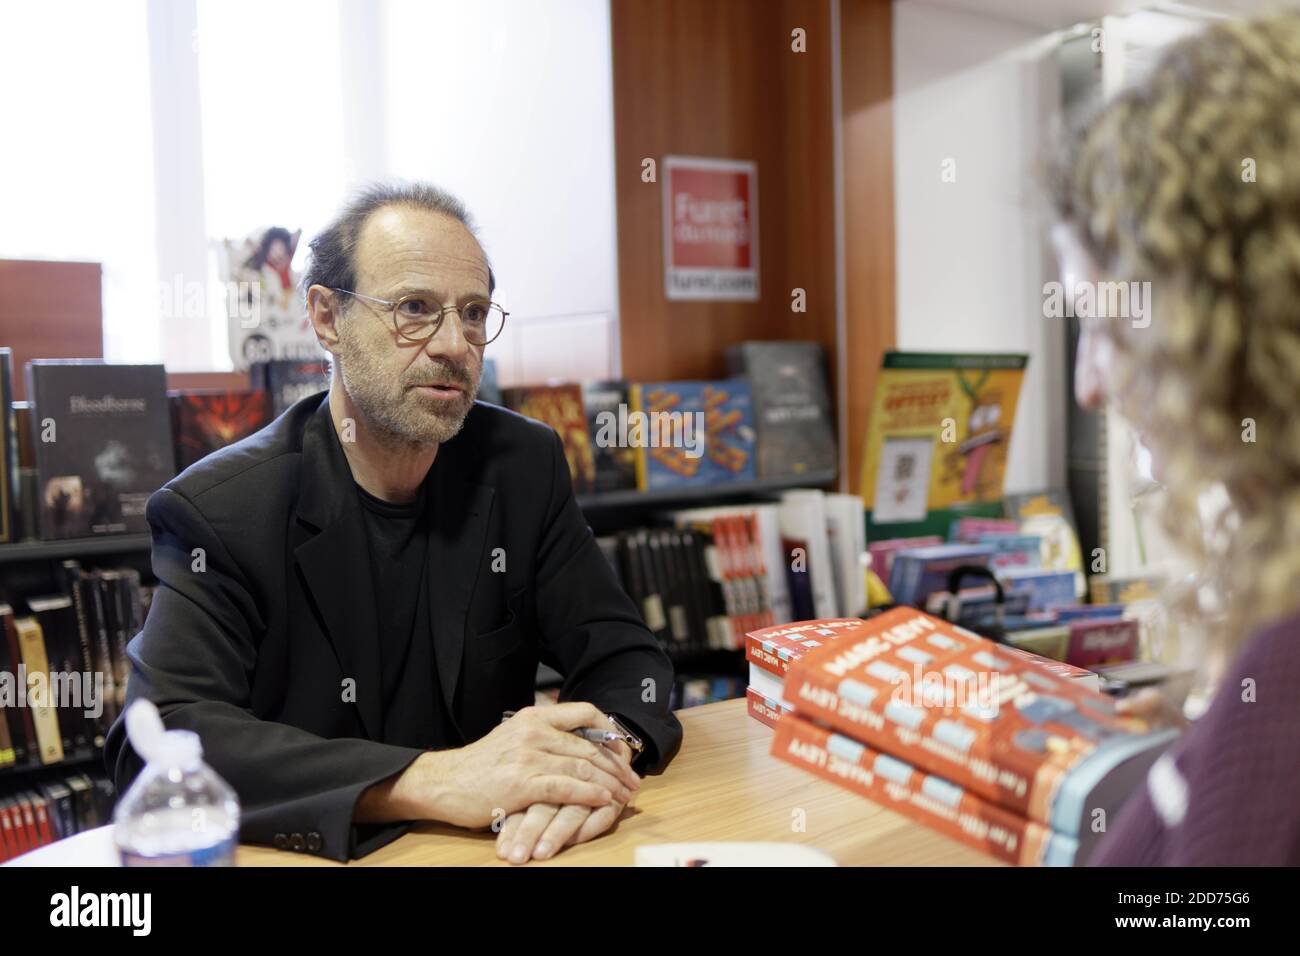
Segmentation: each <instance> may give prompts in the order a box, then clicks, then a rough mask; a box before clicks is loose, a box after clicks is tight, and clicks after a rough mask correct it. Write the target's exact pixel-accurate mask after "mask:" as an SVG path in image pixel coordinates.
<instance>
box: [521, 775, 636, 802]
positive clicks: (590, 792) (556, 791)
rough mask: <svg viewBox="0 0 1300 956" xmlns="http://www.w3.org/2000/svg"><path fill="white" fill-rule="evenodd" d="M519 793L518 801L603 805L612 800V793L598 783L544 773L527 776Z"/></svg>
mask: <svg viewBox="0 0 1300 956" xmlns="http://www.w3.org/2000/svg"><path fill="white" fill-rule="evenodd" d="M519 794H520V803H558V804H565V803H581V804H582V805H583V806H584V807H603V806H607V805H608V804H610V803H612V802H613V800H614V795H613V794H612V793H610V792H609V791H608V790H606V789H605V788H604V787H602V786H600V784H597V783H584V782H583V781H581V780H575V779H574V778H573V777H569V776H560V775H546V774H541V775H538V776H534V777H529V778H527V779H526V780H525V781H524V782H523V784H522V785H521V786H520V788H519Z"/></svg>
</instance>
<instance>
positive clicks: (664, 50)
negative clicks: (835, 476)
mask: <svg viewBox="0 0 1300 956" xmlns="http://www.w3.org/2000/svg"><path fill="white" fill-rule="evenodd" d="M831 18H832V5H831V3H830V0H708V2H699V0H612V3H611V29H612V39H613V66H614V139H615V164H616V166H615V176H614V181H615V189H616V193H617V209H618V245H619V248H618V266H619V331H620V342H621V357H622V369H623V375H624V377H626V378H629V379H632V380H638V379H639V380H647V379H665V378H709V377H717V376H720V375H722V374H723V373H724V371H725V360H724V352H725V350H726V348H727V347H728V346H730V345H733V344H735V343H737V342H742V341H745V340H746V339H812V340H814V341H818V342H820V343H822V345H823V347H824V348H825V349H826V352H827V356H828V359H829V364H830V370H831V375H832V379H833V381H832V388H833V389H837V390H838V388H839V373H838V365H839V362H838V356H839V350H840V349H841V348H844V349H846V351H845V355H846V357H847V358H848V359H849V362H848V365H847V367H846V375H845V378H846V379H847V381H846V383H845V384H846V386H847V388H846V397H845V398H844V399H843V400H842V401H841V402H840V403H839V404H840V406H841V407H840V415H841V417H842V418H844V425H845V428H846V429H847V432H848V434H849V435H850V436H852V435H854V434H855V433H860V432H861V431H862V429H863V428H864V427H865V419H862V420H859V415H860V410H861V409H862V408H864V407H866V406H867V404H868V402H869V399H867V398H864V397H863V394H864V393H863V389H864V388H866V387H869V383H870V380H871V373H870V372H869V371H868V369H873V368H874V367H875V366H877V365H878V364H879V352H878V350H879V348H880V347H881V345H882V344H884V343H892V341H893V327H894V313H893V290H894V273H893V269H894V266H893V242H894V239H893V163H892V158H893V137H892V127H891V121H890V120H889V114H888V101H889V97H890V96H891V95H892V68H891V65H890V64H891V59H890V46H891V43H892V38H891V18H890V5H889V3H888V2H887V0H856V2H855V0H845V3H844V10H843V12H842V14H841V23H842V25H843V27H844V28H845V29H846V31H852V32H851V34H850V33H848V32H846V33H845V35H844V36H843V37H842V42H841V48H842V51H843V54H844V57H843V60H844V62H843V63H842V69H841V76H842V77H843V78H844V79H845V80H847V81H850V82H853V83H855V84H867V85H866V87H865V88H855V90H854V91H853V95H852V97H850V96H848V95H845V96H844V97H843V101H842V102H843V105H844V117H845V119H846V120H849V119H852V120H853V121H854V123H855V124H856V125H855V130H856V135H854V136H853V137H851V138H850V137H848V136H847V135H846V136H845V139H844V143H843V148H844V154H843V155H844V161H845V173H846V175H845V180H846V183H845V184H846V199H847V198H848V196H849V195H852V197H853V202H855V203H858V204H860V208H858V209H855V210H852V211H850V210H848V209H847V208H846V219H845V225H846V228H847V229H848V230H849V231H851V232H852V234H853V242H851V243H850V242H848V241H846V247H845V248H846V255H850V256H852V269H854V270H857V272H856V273H855V274H851V275H850V276H849V278H850V280H851V281H850V282H849V283H848V287H847V294H846V303H847V304H848V305H849V307H850V312H849V315H848V323H849V327H850V330H851V332H850V334H849V335H848V336H847V337H846V340H845V342H843V343H841V342H838V341H837V321H836V310H837V302H836V270H835V212H836V208H835V204H836V197H835V178H834V173H835V163H834V149H835V138H834V127H835V119H836V117H835V99H834V71H833V59H834V58H833V55H832V53H833V50H832V45H833V42H834V33H833V30H832V19H831ZM795 28H802V29H803V30H804V32H805V38H806V52H802V53H798V52H794V51H793V50H792V49H791V42H792V31H794V30H795ZM850 58H852V60H850ZM850 104H852V109H853V111H854V112H853V114H852V115H851V116H850V115H849V107H850ZM873 104H874V106H876V107H880V106H881V105H882V104H883V112H882V109H872V108H871V106H872V105H873ZM864 109H865V110H866V111H867V112H868V113H870V116H869V118H868V121H867V122H866V123H865V124H863V123H859V122H858V112H859V111H861V110H864ZM846 133H847V128H846ZM863 151H866V153H867V154H869V155H865V156H864V155H862V152H863ZM668 155H688V156H706V157H716V158H729V159H744V160H754V161H756V162H757V163H758V184H759V198H758V207H759V208H758V217H759V284H760V290H761V299H760V300H759V301H757V302H669V301H668V299H667V298H666V297H665V295H664V279H663V275H664V263H663V233H662V228H663V227H662V205H661V203H662V193H661V190H662V184H661V183H660V182H654V183H646V182H643V181H642V176H641V172H642V162H643V160H644V159H646V158H653V159H655V160H656V162H659V163H661V162H662V160H663V157H665V156H668ZM849 187H851V190H850V189H849ZM850 212H851V214H848V213H850ZM846 239H847V237H846ZM880 243H884V244H885V245H886V246H887V249H882V248H878V245H879V244H880ZM796 288H800V289H803V290H804V291H805V295H806V305H807V311H806V312H803V313H796V312H793V311H792V310H791V296H792V290H794V289H796ZM855 325H865V326H868V327H869V328H859V329H856V330H854V326H855ZM864 383H867V384H866V385H864ZM836 394H838V392H836ZM845 416H847V417H845ZM860 443H861V438H860V436H859V437H858V439H857V442H856V444H858V445H860ZM854 448H855V444H853V443H851V444H850V456H851V458H850V461H849V462H848V475H847V476H846V477H848V478H850V479H851V481H852V483H853V484H854V485H856V480H857V478H856V472H857V471H858V470H859V468H860V464H859V463H858V461H857V458H856V455H855V453H854V452H853V449H854Z"/></svg>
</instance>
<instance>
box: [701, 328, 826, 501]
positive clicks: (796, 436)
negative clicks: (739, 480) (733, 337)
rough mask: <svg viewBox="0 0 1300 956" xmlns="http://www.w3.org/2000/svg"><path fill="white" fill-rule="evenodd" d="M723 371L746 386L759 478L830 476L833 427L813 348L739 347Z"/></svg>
mask: <svg viewBox="0 0 1300 956" xmlns="http://www.w3.org/2000/svg"><path fill="white" fill-rule="evenodd" d="M726 357H727V371H728V372H729V373H730V374H731V375H733V376H738V377H739V376H743V377H744V378H746V379H747V380H748V381H749V385H750V389H751V391H752V394H753V403H754V423H755V426H756V427H757V429H758V468H757V474H758V477H760V478H785V477H797V476H799V475H804V474H809V473H819V472H820V473H825V472H834V471H835V470H836V467H837V465H838V455H837V450H836V442H835V422H834V413H833V407H832V404H831V398H830V390H829V387H828V385H827V376H826V356H825V353H824V352H823V350H822V347H821V345H820V344H818V343H816V342H789V341H780V342H742V343H741V344H740V345H735V346H732V347H731V348H729V349H727V356H726Z"/></svg>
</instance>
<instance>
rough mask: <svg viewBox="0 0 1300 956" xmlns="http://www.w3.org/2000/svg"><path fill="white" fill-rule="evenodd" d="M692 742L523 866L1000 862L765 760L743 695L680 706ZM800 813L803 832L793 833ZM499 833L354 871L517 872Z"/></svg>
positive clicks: (394, 852) (432, 840) (403, 848)
mask: <svg viewBox="0 0 1300 956" xmlns="http://www.w3.org/2000/svg"><path fill="white" fill-rule="evenodd" d="M677 716H678V717H679V718H680V719H681V722H682V727H683V728H684V729H685V732H686V736H685V739H684V741H683V743H682V749H681V752H680V753H678V755H677V757H676V758H675V759H674V760H673V762H672V763H671V764H669V766H668V769H667V770H666V771H664V772H663V773H662V774H660V775H658V776H654V777H647V778H645V780H644V781H643V782H642V784H641V789H640V791H638V793H637V797H636V802H635V803H634V804H633V805H632V807H631V809H629V810H628V811H627V812H626V813H625V814H624V815H623V818H622V819H621V820H620V821H619V823H618V825H617V826H616V827H615V828H614V829H613V830H610V831H609V832H607V833H605V834H603V835H602V836H600V837H598V838H597V839H595V840H592V841H591V842H589V843H583V844H579V845H578V846H572V847H569V848H568V849H566V850H564V851H563V852H562V853H559V854H557V855H556V857H555V858H554V859H551V860H544V861H534V862H532V863H529V864H528V866H530V867H534V866H631V865H632V862H633V853H634V850H635V848H636V847H637V846H638V845H641V844H647V843H684V842H696V841H718V840H727V841H729V840H743V841H755V842H786V841H796V842H800V843H806V844H807V845H809V846H813V847H816V848H817V849H820V850H824V851H825V852H827V853H829V854H830V855H831V856H833V857H834V858H835V860H836V861H837V862H838V863H839V864H840V865H842V866H879V865H886V866H995V865H998V861H997V860H995V859H993V858H992V857H990V856H987V855H985V854H983V853H980V852H978V851H976V850H973V849H970V848H968V847H967V846H965V845H964V844H961V843H958V842H956V841H955V840H951V839H949V838H948V837H945V836H941V835H939V834H938V833H935V832H934V831H933V830H930V829H929V828H927V827H924V826H921V825H920V824H918V823H914V822H912V821H911V820H909V819H907V818H906V817H904V816H901V815H900V814H897V813H895V812H893V811H892V810H886V809H884V808H883V807H881V806H880V805H879V804H876V803H872V802H871V801H870V800H866V799H863V798H862V797H859V796H856V795H854V794H852V793H849V792H848V791H846V790H841V789H840V788H839V787H836V786H834V785H832V784H830V783H827V782H825V781H823V780H819V779H818V778H817V777H814V776H813V775H812V774H810V773H807V772H805V771H803V770H800V769H798V768H797V767H793V766H791V765H790V764H787V763H784V762H782V761H780V760H777V759H776V758H775V757H772V756H769V754H768V751H769V750H770V749H771V746H772V730H771V728H769V727H766V726H764V725H763V724H760V723H759V722H758V721H757V720H755V719H754V718H752V717H750V716H749V715H748V713H747V712H746V709H745V701H744V700H728V701H722V702H720V703H716V704H708V705H706V706H704V707H692V708H690V709H688V710H682V711H678V714H677ZM798 810H802V811H804V813H803V814H802V818H803V821H804V824H805V828H804V832H801V833H800V832H795V830H794V822H795V819H796V815H797V814H796V811H798ZM495 841H496V836H495V834H492V833H490V832H487V831H483V832H470V831H466V830H461V829H457V828H454V827H448V826H442V825H438V824H419V825H417V826H416V827H415V828H414V829H413V830H412V831H411V832H410V833H408V834H406V835H405V836H403V837H401V838H400V839H398V840H394V841H393V842H392V843H390V844H388V846H386V847H383V848H382V849H379V850H376V851H375V852H374V853H371V854H370V855H368V856H366V857H363V858H362V859H360V860H355V861H353V862H352V863H350V864H348V865H349V866H439V865H442V866H510V864H509V863H506V862H504V861H502V860H498V859H497V856H496V851H495ZM237 859H238V863H239V865H240V866H341V865H342V864H339V863H335V862H333V861H330V860H322V859H321V858H319V857H313V856H308V855H305V854H302V853H292V852H286V851H280V850H275V849H270V848H266V847H254V846H241V847H240V848H239V851H238V857H237Z"/></svg>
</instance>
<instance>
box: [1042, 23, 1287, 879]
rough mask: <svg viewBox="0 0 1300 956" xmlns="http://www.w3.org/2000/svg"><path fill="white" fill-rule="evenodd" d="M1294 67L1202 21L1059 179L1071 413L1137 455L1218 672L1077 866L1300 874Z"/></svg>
mask: <svg viewBox="0 0 1300 956" xmlns="http://www.w3.org/2000/svg"><path fill="white" fill-rule="evenodd" d="M1297 64H1300V16H1297V15H1296V14H1294V13H1291V14H1286V15H1282V16H1277V17H1272V18H1269V19H1265V20H1254V21H1234V22H1223V23H1219V24H1216V25H1214V26H1212V27H1209V28H1208V29H1206V30H1204V31H1203V32H1202V33H1200V34H1198V35H1197V36H1195V37H1192V38H1190V39H1188V40H1185V41H1183V42H1181V43H1179V44H1177V45H1176V46H1174V47H1171V48H1170V49H1169V51H1168V52H1167V53H1166V54H1165V55H1164V56H1163V57H1162V58H1161V60H1160V62H1159V63H1158V64H1157V65H1156V67H1155V68H1154V70H1152V72H1151V73H1150V74H1149V75H1148V76H1146V77H1145V78H1144V79H1143V80H1142V81H1141V82H1140V83H1139V84H1138V85H1136V86H1133V87H1131V88H1129V89H1127V90H1125V91H1124V92H1123V93H1121V94H1120V95H1119V96H1117V97H1115V98H1114V99H1112V100H1111V101H1109V102H1108V103H1106V104H1105V105H1103V106H1102V107H1101V108H1100V109H1099V110H1098V111H1097V112H1096V113H1095V114H1094V115H1093V116H1091V117H1090V118H1089V119H1088V120H1087V121H1086V122H1085V123H1084V124H1083V125H1082V127H1081V128H1080V129H1079V130H1078V131H1077V133H1076V134H1075V135H1074V136H1073V137H1071V138H1070V140H1069V142H1068V145H1067V148H1066V149H1065V150H1064V151H1063V157H1064V158H1063V159H1062V160H1061V162H1060V163H1059V164H1058V165H1057V167H1056V172H1057V174H1058V175H1057V177H1056V183H1055V187H1056V189H1055V201H1056V209H1057V213H1058V217H1059V222H1058V224H1057V225H1056V226H1055V228H1054V230H1053V241H1054V244H1055V246H1056V249H1057V254H1058V258H1059V261H1060V264H1061V267H1062V272H1063V285H1064V287H1065V288H1066V290H1068V291H1070V292H1073V293H1075V294H1076V295H1077V294H1078V293H1079V292H1081V291H1082V290H1083V289H1085V288H1086V287H1087V286H1088V284H1093V285H1092V286H1091V288H1092V289H1093V290H1095V292H1096V293H1097V294H1096V295H1095V296H1094V297H1093V306H1094V308H1093V309H1092V313H1091V314H1089V315H1086V316H1084V317H1083V318H1082V320H1081V338H1080V343H1079V350H1078V355H1077V357H1076V372H1075V393H1076V398H1077V399H1078V400H1079V401H1080V403H1081V404H1083V405H1085V406H1086V407H1096V406H1097V405H1099V404H1101V403H1102V402H1103V401H1108V402H1110V404H1111V405H1112V406H1113V407H1114V408H1115V409H1116V410H1117V411H1118V412H1119V413H1120V414H1122V415H1123V416H1124V417H1125V418H1126V419H1128V421H1129V422H1131V423H1132V424H1133V425H1134V428H1135V430H1136V432H1137V435H1138V436H1139V439H1140V441H1141V443H1142V444H1143V445H1144V446H1145V447H1146V448H1147V449H1148V450H1149V451H1150V453H1151V457H1152V462H1153V468H1154V472H1155V475H1156V477H1157V479H1158V480H1159V482H1160V484H1161V485H1162V486H1163V498H1164V505H1163V510H1164V513H1163V515H1162V517H1163V519H1164V520H1163V524H1164V526H1165V530H1166V532H1167V533H1168V535H1169V537H1170V541H1171V543H1173V544H1174V545H1175V546H1176V547H1177V548H1178V550H1179V551H1180V553H1182V554H1183V555H1185V556H1186V557H1187V558H1188V560H1189V563H1190V565H1191V566H1192V567H1193V568H1195V569H1196V570H1195V573H1194V575H1193V578H1192V581H1193V585H1194V586H1192V587H1186V588H1184V589H1183V591H1184V594H1183V595H1182V596H1181V597H1180V598H1177V599H1171V600H1170V610H1171V612H1172V614H1173V621H1174V622H1175V626H1176V627H1177V628H1178V633H1179V635H1180V638H1185V639H1188V640H1191V639H1196V638H1200V639H1202V640H1201V643H1200V646H1202V647H1203V649H1204V651H1203V654H1202V658H1203V662H1204V664H1205V666H1206V668H1207V671H1208V670H1210V669H1213V670H1216V671H1217V677H1216V678H1215V682H1214V688H1215V689H1214V695H1213V699H1212V703H1211V704H1210V706H1209V708H1208V709H1207V710H1206V711H1205V712H1204V713H1203V714H1202V715H1201V716H1200V717H1199V718H1197V719H1196V720H1195V721H1194V722H1193V723H1191V724H1190V725H1189V726H1188V727H1187V729H1186V730H1185V732H1184V733H1183V734H1182V736H1181V737H1180V738H1179V740H1178V741H1177V742H1176V743H1175V744H1174V745H1173V746H1172V747H1171V748H1170V750H1169V751H1168V752H1167V753H1166V754H1164V755H1163V756H1162V757H1161V758H1160V759H1159V760H1158V761H1157V762H1156V764H1155V765H1154V766H1153V767H1152V769H1151V771H1150V772H1149V774H1148V776H1147V780H1146V785H1145V786H1144V787H1143V788H1142V789H1141V790H1140V791H1139V792H1137V793H1135V794H1134V795H1133V797H1132V798H1130V799H1129V801H1128V802H1127V803H1126V804H1125V806H1124V807H1123V809H1122V810H1121V811H1120V813H1119V816H1118V818H1117V819H1115V820H1114V821H1112V823H1111V826H1110V828H1109V832H1108V833H1107V834H1106V836H1105V837H1104V838H1103V840H1102V842H1101V844H1100V845H1099V846H1098V849H1097V851H1096V852H1095V853H1094V854H1093V857H1092V859H1091V860H1090V861H1089V862H1090V863H1092V864H1097V865H1103V866H1105V865H1143V866H1145V865H1172V866H1197V865H1234V864H1237V865H1292V866H1294V865H1300V799H1298V793H1297V790H1298V788H1297V784H1298V783H1300V414H1297V413H1298V412H1300V163H1297V162H1296V159H1295V157H1296V156H1297V155H1300V68H1298V67H1297ZM1098 283H1119V284H1120V285H1118V286H1105V285H1098ZM1147 283H1149V284H1147ZM1112 289H1118V290H1121V291H1122V293H1123V294H1120V295H1115V296H1110V295H1109V294H1108V293H1109V290H1112ZM1139 296H1140V297H1141V298H1138V297H1139ZM1078 301H1082V299H1079V300H1078ZM1138 302H1140V303H1142V304H1143V305H1144V311H1138V310H1134V309H1132V308H1130V309H1129V310H1128V314H1116V313H1119V312H1122V311H1123V309H1122V306H1124V305H1129V306H1132V305H1133V304H1134V303H1138ZM1116 305H1118V306H1120V307H1121V308H1109V309H1108V308H1104V307H1100V306H1116ZM1216 502H1217V504H1216ZM1207 515H1208V517H1207ZM1211 609H1212V613H1211ZM1126 709H1127V710H1128V711H1129V712H1130V713H1142V714H1145V715H1147V716H1149V717H1153V718H1158V717H1159V716H1160V713H1159V712H1160V710H1161V705H1160V703H1159V701H1158V699H1156V698H1153V697H1152V696H1150V695H1148V696H1143V697H1138V698H1134V699H1132V700H1130V701H1128V702H1127V703H1126ZM1166 709H1167V708H1166Z"/></svg>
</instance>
